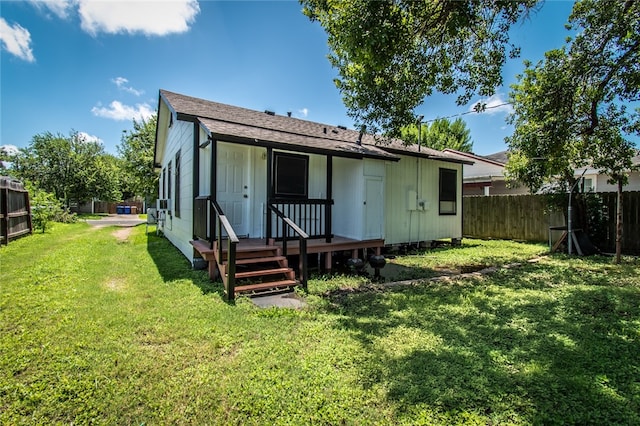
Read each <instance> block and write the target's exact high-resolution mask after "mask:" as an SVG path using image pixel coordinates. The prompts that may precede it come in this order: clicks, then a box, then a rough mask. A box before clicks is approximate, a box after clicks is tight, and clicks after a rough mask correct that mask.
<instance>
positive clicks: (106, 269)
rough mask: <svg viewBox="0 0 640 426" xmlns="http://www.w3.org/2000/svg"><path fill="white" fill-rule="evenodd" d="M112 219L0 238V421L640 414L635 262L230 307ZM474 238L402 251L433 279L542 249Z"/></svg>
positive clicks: (629, 420) (373, 420) (320, 288)
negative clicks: (294, 305)
mask: <svg viewBox="0 0 640 426" xmlns="http://www.w3.org/2000/svg"><path fill="white" fill-rule="evenodd" d="M114 230H115V228H98V229H96V228H91V227H90V226H89V225H87V224H85V223H76V224H70V225H61V224H55V225H54V227H53V228H52V230H51V231H49V232H48V233H47V234H44V235H42V234H36V235H33V236H30V237H27V238H23V239H20V240H17V241H13V242H11V243H10V244H9V246H6V247H2V248H1V249H0V294H1V296H0V330H1V334H0V423H1V424H52V423H60V424H70V423H74V424H86V423H97V424H137V425H141V424H221V425H228V424H269V425H271V424H296V425H297V424H331V425H333V424H354V425H356V424H357V425H363V424H376V425H379V424H389V425H391V424H393V425H395V424H407V425H415V424H429V425H430V424H436V425H437V424H442V425H450V424H482V425H486V424H545V425H546V424H562V423H564V424H593V425H603V424H607V425H612V424H621V425H622V424H624V425H629V424H640V414H639V413H640V307H639V306H640V262H639V261H638V260H637V259H633V258H625V259H624V264H623V265H620V266H618V265H614V264H612V260H611V259H610V258H602V257H595V258H572V259H569V258H567V257H566V256H562V255H558V256H553V257H548V258H543V259H542V260H540V261H539V262H537V263H534V264H524V265H523V266H522V267H520V268H513V269H501V270H499V271H498V272H497V273H495V274H493V275H490V276H486V277H478V278H473V279H464V280H455V281H451V282H424V283H422V284H415V285H403V286H396V287H389V288H384V287H381V286H369V287H368V290H366V291H357V289H353V287H357V286H360V285H366V284H367V282H366V281H365V280H363V279H362V278H352V277H341V276H339V277H334V278H329V277H315V278H314V279H312V280H310V282H309V292H310V293H309V294H308V295H307V296H306V300H307V302H308V307H307V308H306V309H303V310H300V311H294V310H287V309H281V310H278V309H266V310H265V309H258V308H256V307H254V306H253V304H252V303H251V302H250V301H248V300H247V299H242V298H241V299H239V300H238V301H237V303H236V304H235V305H229V304H226V303H225V302H224V301H223V296H222V293H221V291H222V290H221V285H220V284H217V283H210V282H208V279H207V276H206V273H205V272H203V271H192V270H190V268H189V265H188V262H187V261H186V260H185V259H184V258H182V257H181V255H179V254H178V253H177V251H176V250H175V249H174V248H173V247H172V246H171V245H170V244H169V243H168V241H166V240H165V239H162V238H160V237H157V236H156V235H155V233H153V232H151V233H150V234H148V235H146V234H145V232H144V231H145V226H144V225H143V226H139V227H137V228H135V229H134V231H133V233H132V234H131V235H130V236H129V237H128V239H126V240H124V241H123V240H121V239H119V238H116V237H115V236H114V235H113V232H114ZM150 231H151V229H150ZM464 243H465V244H464V245H463V247H461V248H453V249H451V248H449V249H438V250H434V251H428V252H425V253H422V254H420V255H414V256H410V257H402V258H401V257H398V258H396V259H394V260H393V262H394V263H396V262H398V263H399V264H402V266H403V267H404V268H406V270H407V274H408V275H407V276H409V277H413V276H415V275H416V274H418V272H417V271H422V272H424V273H425V276H430V275H432V274H433V273H434V272H433V268H436V267H437V268H441V269H446V268H449V269H455V268H457V267H460V266H463V265H468V264H473V265H494V264H497V263H501V262H504V263H510V262H514V261H522V260H524V259H525V258H527V257H532V256H535V255H536V254H539V253H540V252H541V250H544V246H540V245H527V244H518V243H506V242H495V241H494V242H482V241H475V240H474V241H471V240H465V242H464ZM505 247H506V249H505ZM402 262H407V263H404V264H403V263H402ZM344 287H352V288H350V289H345V288H344Z"/></svg>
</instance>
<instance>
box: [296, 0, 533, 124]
mask: <svg viewBox="0 0 640 426" xmlns="http://www.w3.org/2000/svg"><path fill="white" fill-rule="evenodd" d="M301 3H302V5H303V11H304V13H305V15H306V16H308V17H309V18H310V19H311V20H312V21H317V22H319V23H320V25H321V26H322V27H323V28H324V29H325V31H326V32H327V34H328V44H329V48H330V49H331V53H330V55H329V60H330V62H331V64H332V65H333V66H334V67H335V68H337V70H338V73H339V77H338V78H337V79H336V80H335V84H336V86H337V87H338V89H339V90H340V92H341V94H342V97H343V101H344V104H345V106H346V107H347V112H348V114H349V116H351V117H352V118H353V119H354V120H355V121H356V125H357V127H359V128H362V127H363V126H364V127H365V128H366V130H367V131H368V132H369V133H379V132H380V133H384V134H387V135H390V136H400V133H401V129H403V128H405V127H410V126H411V125H414V124H415V121H416V117H415V111H414V110H415V108H416V107H417V106H419V105H421V104H422V103H423V101H424V99H425V97H427V96H429V95H431V94H432V93H433V92H434V91H440V92H442V93H447V94H452V93H458V94H459V96H458V103H459V104H466V103H468V102H469V101H470V100H471V97H472V96H473V95H474V94H478V95H480V96H485V97H488V96H491V95H493V94H494V92H495V88H496V87H498V86H500V85H501V84H502V74H501V69H502V66H503V65H504V63H505V60H506V58H507V56H509V57H516V56H517V55H518V54H519V49H518V48H517V47H516V46H513V45H512V44H510V43H509V40H508V31H509V28H510V27H511V26H512V25H513V24H514V23H516V22H518V20H520V19H521V18H522V17H523V16H526V15H527V14H528V13H529V11H530V10H531V9H532V8H533V7H534V6H535V4H536V3H537V2H536V0H482V1H460V0H434V1H413V0H383V1H370V0H352V1H339V0H301ZM479 109H482V107H481V106H480V107H479Z"/></svg>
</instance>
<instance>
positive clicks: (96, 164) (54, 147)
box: [13, 131, 121, 207]
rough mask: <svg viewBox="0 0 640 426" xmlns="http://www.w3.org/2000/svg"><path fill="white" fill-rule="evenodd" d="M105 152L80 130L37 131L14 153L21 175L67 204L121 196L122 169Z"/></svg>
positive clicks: (18, 175) (15, 162) (106, 199)
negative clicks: (65, 132) (118, 180)
mask: <svg viewBox="0 0 640 426" xmlns="http://www.w3.org/2000/svg"><path fill="white" fill-rule="evenodd" d="M105 156H106V154H105V152H104V148H103V147H102V145H101V144H100V143H99V142H97V141H92V140H87V139H86V137H84V136H83V135H82V134H81V133H78V132H75V131H72V132H71V133H70V135H69V136H64V135H62V134H59V133H58V134H53V133H50V132H45V133H42V134H37V135H35V136H34V137H33V138H32V140H31V143H30V145H29V146H28V147H27V148H25V149H22V150H21V151H20V153H19V154H18V155H16V156H15V157H14V164H13V167H14V171H15V173H16V175H17V177H18V178H20V179H23V180H26V181H29V182H31V183H33V184H34V185H35V186H36V187H38V188H40V189H42V190H44V191H46V192H50V193H53V194H54V195H55V196H56V197H57V198H58V199H59V200H61V201H62V202H63V203H64V205H65V206H66V207H68V206H69V205H70V203H71V202H72V201H75V202H81V201H87V200H90V199H92V198H99V199H101V200H104V201H116V200H118V199H119V198H120V197H121V194H120V192H119V190H118V185H117V178H118V175H119V170H118V169H116V168H114V167H112V166H113V164H112V163H110V160H108V159H106V158H105Z"/></svg>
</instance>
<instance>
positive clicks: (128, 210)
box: [124, 206, 131, 214]
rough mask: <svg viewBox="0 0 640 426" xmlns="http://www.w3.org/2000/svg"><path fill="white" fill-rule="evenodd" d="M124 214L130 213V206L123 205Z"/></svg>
mask: <svg viewBox="0 0 640 426" xmlns="http://www.w3.org/2000/svg"><path fill="white" fill-rule="evenodd" d="M124 214H131V206H124Z"/></svg>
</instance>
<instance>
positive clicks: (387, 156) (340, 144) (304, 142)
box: [197, 117, 400, 161]
mask: <svg viewBox="0 0 640 426" xmlns="http://www.w3.org/2000/svg"><path fill="white" fill-rule="evenodd" d="M197 120H198V122H199V123H200V125H201V126H202V128H203V129H204V130H205V131H206V132H207V134H208V135H209V136H210V137H211V138H212V139H216V140H220V141H225V142H234V143H239V144H243V145H251V146H260V147H270V148H276V149H282V150H289V151H295V152H304V153H308V154H322V155H335V156H338V157H347V158H356V159H363V158H372V159H377V160H385V161H399V160H400V157H398V156H397V155H394V154H393V153H390V152H387V151H386V150H384V149H381V148H379V147H376V146H371V145H367V144H358V143H356V142H350V141H341V140H335V139H328V138H322V137H315V136H309V135H302V134H298V133H291V132H286V131H281V130H274V129H266V128H264V127H258V126H252V125H248V124H242V123H232V122H228V121H224V120H216V119H212V118H206V117H197Z"/></svg>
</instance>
